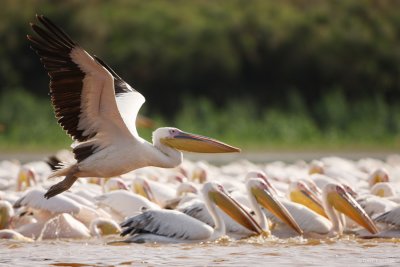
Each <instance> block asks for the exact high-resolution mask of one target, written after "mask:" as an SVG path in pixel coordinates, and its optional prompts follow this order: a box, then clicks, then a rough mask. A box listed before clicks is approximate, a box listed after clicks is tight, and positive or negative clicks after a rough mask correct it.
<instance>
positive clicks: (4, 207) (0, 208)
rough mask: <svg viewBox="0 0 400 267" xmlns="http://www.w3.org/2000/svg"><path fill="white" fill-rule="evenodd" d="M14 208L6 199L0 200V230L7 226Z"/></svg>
mask: <svg viewBox="0 0 400 267" xmlns="http://www.w3.org/2000/svg"><path fill="white" fill-rule="evenodd" d="M13 216H14V209H13V207H12V206H11V204H10V203H9V202H8V201H5V200H0V230H1V229H6V228H8V226H9V224H10V222H11V219H12V217H13Z"/></svg>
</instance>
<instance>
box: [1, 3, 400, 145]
mask: <svg viewBox="0 0 400 267" xmlns="http://www.w3.org/2000/svg"><path fill="white" fill-rule="evenodd" d="M398 10H400V1H395V0H385V1H383V0H382V1H359V0H327V1H317V0H281V1H264V0H248V1H243V0H232V1H223V0H215V1H204V0H193V1H185V0H172V1H163V0H152V1H142V0H115V1H100V0H91V1H79V0H71V1H62V2H57V3H56V4H55V3H54V1H44V0H32V1H22V0H5V1H2V9H1V11H0V14H1V16H0V40H1V42H0V58H1V61H0V81H1V83H0V97H1V99H0V105H1V106H0V150H4V149H19V148H22V149H26V148H32V149H37V148H43V149H45V148H46V147H48V148H53V147H57V148H58V147H65V146H67V145H69V143H70V140H69V139H68V138H67V137H65V134H64V133H63V132H62V131H61V130H60V128H59V126H57V125H56V123H55V120H54V116H53V115H52V112H51V107H50V101H49V100H48V97H47V93H48V76H47V75H46V74H45V71H44V70H43V68H42V67H41V66H40V65H41V64H40V62H39V60H38V58H37V56H36V55H35V54H34V53H33V52H32V51H31V50H30V49H28V42H27V41H26V38H25V35H26V34H28V33H31V30H30V28H29V24H28V23H29V22H31V21H34V20H35V18H34V16H35V14H36V13H38V14H45V15H46V16H48V17H49V18H51V19H52V20H53V21H54V22H56V23H57V24H59V25H60V26H62V27H63V28H64V29H65V30H66V31H67V32H68V33H69V35H71V36H72V37H73V39H74V40H76V41H77V42H78V43H79V44H81V45H82V46H83V47H84V48H86V49H87V50H88V51H89V52H90V53H93V54H96V55H100V56H101V58H102V59H104V60H105V61H106V62H107V63H108V64H109V65H111V66H112V67H113V68H114V69H115V70H116V71H117V72H118V73H119V74H120V76H121V77H123V78H124V79H125V80H127V81H128V82H129V83H130V84H131V85H133V86H134V87H135V88H137V89H138V90H139V91H140V92H141V93H143V95H145V96H146V99H147V103H146V105H145V106H144V110H143V112H145V114H146V115H148V116H149V117H151V118H158V119H157V121H158V122H159V124H160V125H176V126H177V127H179V128H182V129H185V130H188V131H193V132H199V133H203V134H206V135H210V136H215V137H217V138H221V139H223V140H225V141H227V142H232V143H233V144H236V145H238V146H245V147H248V148H252V149H268V148H278V149H283V148H288V149H291V148H299V149H313V148H317V149H318V148H330V149H336V148H337V149H340V148H347V149H353V148H354V149H369V148H373V149H398V148H399V147H400V126H399V125H400V120H399V119H400V118H399V116H400V115H399V114H400V110H399V109H400V82H399V77H400V76H399V73H400V53H399V47H400V27H399V25H400V16H399V12H398ZM16 88H19V90H16ZM2 125H3V126H2ZM150 132H151V131H149V130H144V131H143V134H144V135H145V136H147V138H149V136H150Z"/></svg>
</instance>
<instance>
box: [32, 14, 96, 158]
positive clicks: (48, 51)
mask: <svg viewBox="0 0 400 267" xmlns="http://www.w3.org/2000/svg"><path fill="white" fill-rule="evenodd" d="M36 19H37V21H36V22H35V23H32V22H31V23H30V25H31V28H32V31H33V32H34V33H35V34H33V35H30V34H28V35H27V39H28V41H29V42H30V44H31V48H32V50H34V51H35V52H36V54H38V55H39V57H40V60H41V62H42V64H43V65H44V67H45V69H46V70H47V72H48V75H49V76H50V95H51V102H52V104H53V107H54V111H55V115H56V118H57V120H58V123H59V124H60V125H61V127H62V128H63V129H64V130H66V132H67V134H68V135H69V136H71V137H72V138H73V139H74V140H77V141H80V142H82V141H86V140H88V139H89V138H90V136H92V135H95V133H92V134H89V135H84V130H82V129H79V127H78V125H79V117H80V113H81V109H80V104H81V93H82V85H83V78H84V77H85V73H83V72H82V71H81V69H80V68H79V67H78V65H77V64H76V63H75V62H74V61H73V60H72V58H71V57H70V53H71V51H72V49H74V48H75V47H76V46H77V44H76V43H75V42H74V41H72V39H71V38H70V37H69V36H68V35H67V34H66V33H65V32H64V31H63V30H62V29H61V28H59V27H58V26H56V25H55V24H54V23H53V22H52V21H51V20H50V19H48V18H47V17H45V16H43V15H38V14H36ZM83 152H85V153H83V154H82V155H81V153H78V154H79V155H78V157H79V158H81V157H83V158H86V157H87V156H88V153H86V151H83Z"/></svg>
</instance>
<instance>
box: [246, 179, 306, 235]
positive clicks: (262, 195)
mask: <svg viewBox="0 0 400 267" xmlns="http://www.w3.org/2000/svg"><path fill="white" fill-rule="evenodd" d="M246 189H247V193H248V195H249V198H250V202H251V204H252V205H251V207H252V208H253V210H254V213H255V214H256V216H257V218H258V223H259V224H260V226H261V227H262V228H263V229H264V230H267V229H268V230H269V226H268V224H267V220H266V217H265V214H264V212H263V211H262V210H261V208H260V205H261V206H262V207H263V208H265V209H267V210H269V211H270V212H271V213H273V214H274V215H275V216H276V217H278V218H279V219H280V220H282V221H283V222H285V223H286V224H287V225H288V226H290V227H291V228H292V229H293V230H294V231H296V232H297V233H298V234H300V235H302V234H303V230H302V229H301V228H300V226H299V225H298V224H297V222H296V221H295V219H294V218H293V217H292V215H291V214H290V212H289V211H288V210H287V209H286V208H285V206H284V205H283V204H282V203H281V202H280V201H279V199H278V196H277V195H276V193H275V192H276V191H274V190H273V189H272V190H271V187H270V185H269V184H268V183H266V182H265V181H264V180H263V179H261V178H249V179H248V180H247V182H246Z"/></svg>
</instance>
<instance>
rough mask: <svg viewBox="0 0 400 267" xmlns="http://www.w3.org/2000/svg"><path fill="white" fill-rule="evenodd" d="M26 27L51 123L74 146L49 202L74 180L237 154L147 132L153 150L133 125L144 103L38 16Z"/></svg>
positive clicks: (212, 143)
mask: <svg viewBox="0 0 400 267" xmlns="http://www.w3.org/2000/svg"><path fill="white" fill-rule="evenodd" d="M36 18H37V20H38V21H39V22H40V24H41V25H40V24H39V25H40V26H39V25H37V24H34V23H31V27H32V29H33V31H34V32H35V33H36V34H37V36H31V35H27V38H28V40H29V41H30V42H31V47H32V49H33V50H35V51H36V53H37V54H38V55H39V56H40V59H41V61H42V62H43V64H44V67H45V69H46V70H47V71H48V74H49V76H50V94H51V100H52V104H53V107H54V109H55V114H56V118H57V119H58V123H59V124H60V125H61V126H62V128H63V129H64V130H65V131H66V132H67V133H68V134H69V135H70V136H71V137H72V139H73V140H74V141H75V142H74V144H73V145H72V148H73V153H74V155H75V159H76V163H70V164H66V165H64V166H63V168H61V169H60V170H57V171H55V172H53V174H52V175H50V177H60V176H65V178H64V180H62V181H61V182H59V183H57V184H55V185H53V186H52V187H50V189H49V190H48V191H47V193H46V194H45V197H46V198H51V197H53V196H55V195H57V194H60V193H62V192H63V191H65V190H67V189H69V188H70V187H71V186H72V184H73V183H74V182H75V181H76V180H77V179H78V178H79V177H93V176H94V177H114V176H118V175H121V174H123V173H126V172H129V171H131V170H134V169H138V168H141V167H145V166H157V167H164V168H171V167H175V166H178V165H179V164H180V163H181V162H182V152H181V151H191V152H200V153H225V152H239V151H240V149H238V148H235V147H232V146H230V145H227V144H224V143H222V142H219V141H217V140H214V139H211V138H208V137H204V136H199V135H194V134H190V133H186V132H183V131H181V130H179V129H176V128H170V127H164V128H159V129H157V130H156V131H154V132H153V144H151V143H149V142H147V141H146V140H144V139H143V138H141V137H140V136H139V135H138V132H137V130H136V125H135V119H136V117H137V113H138V111H139V109H140V107H141V106H142V104H143V103H144V102H145V99H144V97H143V96H142V95H141V94H140V93H139V92H137V91H136V90H135V89H133V88H132V87H131V86H130V85H129V84H127V83H126V82H125V81H124V80H122V79H121V77H119V76H118V75H117V74H116V73H115V72H114V71H113V70H112V69H111V68H110V67H109V66H108V65H107V64H106V63H104V62H103V61H102V60H101V59H99V58H98V57H95V56H94V57H92V56H91V55H89V54H88V53H87V52H86V51H85V50H84V49H83V48H81V47H80V46H79V45H78V44H77V43H75V42H74V41H73V40H72V39H71V38H70V37H69V36H68V35H67V34H66V33H65V32H64V31H63V30H61V29H60V28H59V27H57V26H56V25H55V24H54V23H53V22H51V21H50V20H49V19H48V18H46V17H44V16H36Z"/></svg>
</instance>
